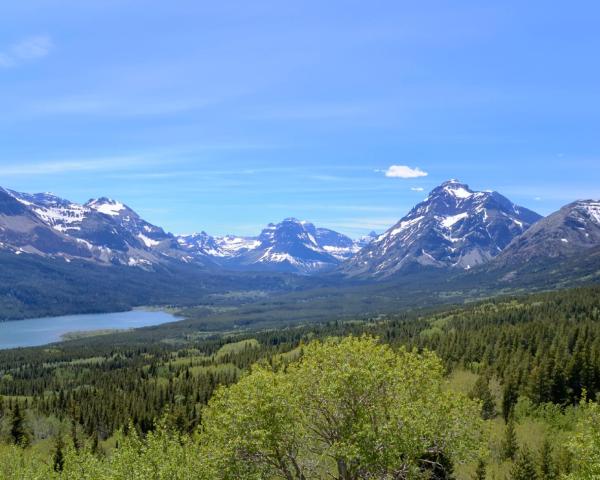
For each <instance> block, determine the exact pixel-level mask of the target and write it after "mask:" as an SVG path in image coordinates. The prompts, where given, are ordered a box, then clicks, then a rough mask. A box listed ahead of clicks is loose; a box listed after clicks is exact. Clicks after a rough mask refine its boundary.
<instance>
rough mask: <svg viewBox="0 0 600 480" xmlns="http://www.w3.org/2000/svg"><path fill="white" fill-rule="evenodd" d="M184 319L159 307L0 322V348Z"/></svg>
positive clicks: (113, 331) (62, 339)
mask: <svg viewBox="0 0 600 480" xmlns="http://www.w3.org/2000/svg"><path fill="white" fill-rule="evenodd" d="M181 320H183V319H182V318H181V317H178V316H175V315H174V314H173V313H170V312H167V311H164V310H158V309H153V310H149V309H143V308H136V309H132V310H127V311H123V312H110V313H86V314H77V315H62V316H56V317H39V318H30V319H24V320H19V321H7V322H1V323H0V349H1V350H7V349H12V348H22V347H39V346H43V345H48V344H52V343H58V342H62V341H70V340H76V339H80V338H86V337H92V336H98V335H107V334H111V333H118V332H121V331H130V330H134V329H136V328H144V327H152V326H156V325H162V324H164V323H171V322H177V321H181Z"/></svg>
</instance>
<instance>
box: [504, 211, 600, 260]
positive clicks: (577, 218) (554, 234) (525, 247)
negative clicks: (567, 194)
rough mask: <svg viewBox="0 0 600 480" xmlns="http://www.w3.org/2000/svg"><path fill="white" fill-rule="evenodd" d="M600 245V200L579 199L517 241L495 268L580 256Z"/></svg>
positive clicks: (544, 220)
mask: <svg viewBox="0 0 600 480" xmlns="http://www.w3.org/2000/svg"><path fill="white" fill-rule="evenodd" d="M598 246H600V201H598V200H578V201H576V202H573V203H570V204H568V205H565V206H564V207H562V208H561V209H560V210H558V211H557V212H554V213H552V214H551V215H549V216H547V217H546V218H544V219H542V220H540V221H539V222H537V223H536V224H535V225H533V226H532V227H531V228H530V229H528V230H527V231H526V232H525V233H523V235H520V236H519V237H517V238H515V239H514V240H513V241H512V242H511V243H510V245H508V246H507V247H506V249H505V250H504V251H503V252H502V254H500V255H499V256H498V257H497V258H496V259H495V260H494V262H493V266H494V267H496V266H503V265H516V264H518V265H520V266H522V265H524V264H526V263H527V262H529V261H531V260H536V259H538V260H539V259H544V258H560V257H567V256H571V255H574V254H580V253H582V252H584V251H586V250H587V249H590V248H593V247H598Z"/></svg>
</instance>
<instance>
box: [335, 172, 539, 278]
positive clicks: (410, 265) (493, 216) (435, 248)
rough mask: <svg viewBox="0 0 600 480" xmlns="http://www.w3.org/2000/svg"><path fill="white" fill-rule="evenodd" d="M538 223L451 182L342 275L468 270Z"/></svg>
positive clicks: (498, 199)
mask: <svg viewBox="0 0 600 480" xmlns="http://www.w3.org/2000/svg"><path fill="white" fill-rule="evenodd" d="M540 218H541V216H540V215H538V214H537V213H535V212H532V211H531V210H528V209H526V208H524V207H520V206H517V205H515V204H513V203H512V202H511V201H510V200H508V199H507V198H506V197H504V196H502V195H500V194H499V193H497V192H475V191H473V190H471V189H469V187H468V186H467V185H465V184H462V183H460V182H459V181H457V180H450V181H447V182H444V183H443V184H442V185H440V186H438V187H436V188H435V189H433V190H432V191H431V193H430V194H429V196H428V197H427V198H426V199H425V201H423V202H421V203H419V204H418V205H416V206H415V207H414V208H413V209H412V210H411V211H410V212H409V213H408V214H407V215H406V216H405V217H404V218H402V219H401V220H400V221H399V222H398V223H397V224H395V225H394V226H393V227H392V228H390V229H389V230H387V231H386V232H385V233H384V234H382V235H380V236H379V237H377V238H376V239H375V240H373V241H372V242H371V243H370V244H369V245H368V246H366V247H365V248H363V249H362V250H361V251H360V252H359V253H358V254H357V255H356V256H355V257H353V258H352V259H350V260H349V261H347V262H346V263H344V264H343V265H342V267H341V271H342V272H343V273H344V274H345V275H348V276H367V277H387V276H390V275H393V274H396V273H398V272H402V271H408V270H411V269H415V268H421V267H436V268H447V267H457V268H465V269H468V268H471V267H474V266H476V265H479V264H482V263H485V262H487V261H489V260H490V259H491V258H493V257H495V256H496V255H498V254H499V253H500V252H501V251H502V250H503V249H504V248H505V247H506V246H507V245H508V244H509V243H510V242H511V241H512V240H513V238H515V237H516V236H518V235H520V234H522V233H523V232H524V231H526V230H527V229H528V228H529V227H530V226H531V225H532V224H533V223H535V222H536V221H537V220H539V219H540Z"/></svg>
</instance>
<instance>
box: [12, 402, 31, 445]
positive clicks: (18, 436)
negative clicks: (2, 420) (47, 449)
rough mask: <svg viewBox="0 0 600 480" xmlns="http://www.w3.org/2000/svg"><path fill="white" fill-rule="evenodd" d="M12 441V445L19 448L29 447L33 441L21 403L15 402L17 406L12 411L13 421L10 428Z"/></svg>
mask: <svg viewBox="0 0 600 480" xmlns="http://www.w3.org/2000/svg"><path fill="white" fill-rule="evenodd" d="M10 439H11V441H12V443H14V444H15V445H18V446H19V447H23V448H25V447H27V446H28V445H29V443H30V441H31V439H30V436H29V432H28V430H27V425H26V424H25V417H24V416H23V411H22V410H21V406H20V404H19V402H15V406H14V408H13V411H12V420H11V426H10Z"/></svg>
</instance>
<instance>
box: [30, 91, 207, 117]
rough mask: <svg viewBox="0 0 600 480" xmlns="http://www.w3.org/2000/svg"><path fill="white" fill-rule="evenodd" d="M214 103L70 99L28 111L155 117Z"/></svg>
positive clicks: (46, 102)
mask: <svg viewBox="0 0 600 480" xmlns="http://www.w3.org/2000/svg"><path fill="white" fill-rule="evenodd" d="M212 103H214V102H213V101H210V100H205V99H189V98H188V99H171V100H165V101H157V100H154V99H152V98H133V97H127V98H125V97H123V98H118V97H110V96H97V95H96V96H70V97H62V98H55V99H49V100H44V101H38V102H35V103H31V104H29V105H28V106H27V110H28V111H29V112H30V113H32V114H34V115H98V116H102V115H106V116H115V115H117V116H122V117H137V116H153V115H174V114H178V113H185V112H190V111H194V110H199V109H202V108H204V107H207V106H209V105H211V104H212Z"/></svg>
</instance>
